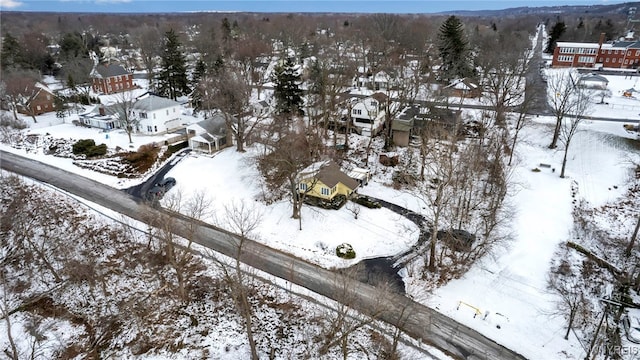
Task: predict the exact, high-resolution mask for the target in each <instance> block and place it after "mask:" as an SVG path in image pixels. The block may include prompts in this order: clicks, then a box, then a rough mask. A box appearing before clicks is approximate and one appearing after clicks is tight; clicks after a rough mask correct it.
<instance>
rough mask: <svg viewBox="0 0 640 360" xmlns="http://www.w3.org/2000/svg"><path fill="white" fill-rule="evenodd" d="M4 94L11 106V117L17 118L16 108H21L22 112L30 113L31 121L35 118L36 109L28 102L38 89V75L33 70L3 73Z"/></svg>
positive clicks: (34, 120)
mask: <svg viewBox="0 0 640 360" xmlns="http://www.w3.org/2000/svg"><path fill="white" fill-rule="evenodd" d="M3 76H4V83H5V96H6V100H7V102H8V103H9V104H10V106H11V110H12V112H13V117H14V118H15V119H16V120H17V119H18V109H21V110H22V111H23V112H24V113H26V114H28V115H30V116H31V117H32V118H33V122H35V123H37V122H38V121H37V120H36V116H35V115H36V109H34V108H33V107H32V106H30V102H31V101H32V100H33V99H34V97H35V96H36V95H37V94H38V92H39V91H40V89H39V88H38V87H37V86H36V83H37V81H39V79H40V77H39V76H38V74H37V73H35V72H29V71H16V72H13V73H5V74H3Z"/></svg>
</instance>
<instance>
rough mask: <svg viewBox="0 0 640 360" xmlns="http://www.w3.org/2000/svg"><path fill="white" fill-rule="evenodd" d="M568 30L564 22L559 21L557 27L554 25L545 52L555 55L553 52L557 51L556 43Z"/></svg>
mask: <svg viewBox="0 0 640 360" xmlns="http://www.w3.org/2000/svg"><path fill="white" fill-rule="evenodd" d="M566 30H567V26H566V25H565V24H564V21H558V22H557V23H556V24H555V25H553V27H552V28H551V31H550V32H549V42H548V43H547V48H546V49H545V50H544V52H546V53H548V54H553V50H555V49H556V43H557V42H558V39H560V36H562V34H564V32H565V31H566Z"/></svg>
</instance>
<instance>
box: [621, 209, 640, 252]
mask: <svg viewBox="0 0 640 360" xmlns="http://www.w3.org/2000/svg"><path fill="white" fill-rule="evenodd" d="M639 229H640V216H639V217H638V222H637V223H636V228H635V229H634V230H633V234H631V239H629V245H627V248H626V249H625V251H624V254H625V256H626V257H629V256H631V250H633V246H634V245H635V243H636V237H637V236H638V230H639Z"/></svg>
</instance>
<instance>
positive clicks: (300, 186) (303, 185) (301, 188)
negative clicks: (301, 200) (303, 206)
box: [298, 183, 307, 191]
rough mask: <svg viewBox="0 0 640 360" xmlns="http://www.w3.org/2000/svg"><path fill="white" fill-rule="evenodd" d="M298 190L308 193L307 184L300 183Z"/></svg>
mask: <svg viewBox="0 0 640 360" xmlns="http://www.w3.org/2000/svg"><path fill="white" fill-rule="evenodd" d="M298 189H300V191H307V184H305V183H300V184H299V185H298Z"/></svg>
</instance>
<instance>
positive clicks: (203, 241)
mask: <svg viewBox="0 0 640 360" xmlns="http://www.w3.org/2000/svg"><path fill="white" fill-rule="evenodd" d="M0 159H1V161H0V166H1V167H2V169H5V170H7V171H10V172H13V173H16V174H20V175H23V176H27V177H30V178H33V179H36V180H39V181H42V182H44V183H48V184H50V185H52V186H54V187H56V188H59V189H61V190H64V191H67V192H69V193H70V194H73V195H76V196H79V197H81V198H84V199H86V200H88V201H91V202H94V203H96V204H98V205H101V206H104V207H107V208H109V209H111V210H114V211H116V212H118V213H121V214H123V215H125V216H128V217H130V218H132V219H135V220H139V221H145V219H148V218H149V216H148V215H153V214H156V215H159V214H161V213H165V214H169V215H171V216H173V217H174V218H175V220H176V222H175V224H176V226H175V227H174V232H175V234H177V235H179V236H183V237H189V234H190V235H191V236H190V237H191V238H193V239H194V241H195V242H196V243H198V244H200V245H202V246H205V247H208V248H210V249H213V250H215V251H217V252H220V253H222V254H225V255H227V256H231V257H235V256H236V255H237V254H238V246H239V240H238V238H237V237H235V236H234V235H233V234H230V233H228V232H226V231H224V230H221V229H218V228H215V227H214V226H211V225H209V224H205V223H202V222H197V221H195V220H193V219H189V218H187V217H185V216H183V215H180V214H177V213H169V212H167V211H166V210H163V209H154V208H151V207H149V206H147V205H146V204H144V203H140V202H137V201H136V200H135V199H134V198H132V197H131V196H130V195H128V194H126V193H125V192H123V191H119V190H116V189H114V188H111V187H108V186H106V185H104V184H101V183H98V182H95V181H93V180H91V179H88V178H84V177H81V176H78V175H76V174H72V173H69V172H67V171H64V170H61V169H58V168H55V167H52V166H49V165H47V164H44V163H40V162H38V161H35V160H30V159H27V158H24V157H21V156H18V155H15V154H11V153H7V152H4V151H0ZM194 223H195V224H196V227H197V230H195V231H189V229H190V228H191V227H192V225H193V224H194ZM194 234H195V235H194ZM240 258H241V261H243V262H244V263H246V264H247V265H249V266H252V267H254V268H256V269H259V270H262V271H264V272H267V273H269V274H272V275H274V276H277V277H280V278H282V279H285V280H288V281H290V282H292V283H294V284H297V285H300V286H303V287H305V288H307V289H309V290H311V291H313V292H315V293H318V294H320V295H323V296H326V297H328V298H331V299H333V300H336V301H339V302H343V303H345V304H346V305H348V306H350V307H353V308H355V309H357V310H359V311H361V312H363V313H365V314H368V315H371V316H375V317H376V318H378V319H380V320H381V321H384V322H386V323H388V324H390V325H393V326H395V325H398V324H399V325H400V326H401V327H402V328H403V330H404V332H405V333H406V334H408V335H410V336H412V337H414V338H417V339H420V340H421V341H422V342H424V343H427V344H431V345H434V346H436V347H437V348H439V349H441V350H443V351H444V352H446V353H447V354H449V355H450V356H452V357H454V358H460V359H487V360H488V359H491V360H493V359H524V357H523V356H521V355H520V354H518V353H516V352H514V351H511V350H510V349H507V348H505V347H503V346H501V345H500V344H498V343H496V342H495V341H493V340H491V339H488V338H486V337H485V336H483V335H482V334H480V333H478V332H477V331H475V330H472V329H470V328H468V327H466V326H464V325H462V324H460V323H457V322H456V321H454V320H452V319H449V318H447V317H445V316H443V315H442V314H440V313H438V312H436V311H434V310H432V309H430V308H428V307H426V306H423V305H421V304H419V303H416V302H414V301H412V300H411V299H409V298H407V297H405V296H402V295H399V294H396V293H392V292H386V291H383V290H382V289H380V288H376V287H372V286H369V285H367V284H363V283H361V282H359V281H356V280H354V279H350V278H347V277H346V276H344V275H341V274H338V273H336V272H333V271H330V270H327V269H323V268H321V267H319V266H316V265H314V264H311V263H309V262H306V261H303V260H301V259H299V258H296V257H294V256H292V255H290V254H286V253H284V252H281V251H278V250H274V249H271V248H268V247H266V246H264V245H262V244H260V243H256V242H252V241H247V242H245V243H244V244H243V246H242V251H241V255H240ZM403 314H405V315H404V316H403ZM406 314H409V317H408V318H407V315H406Z"/></svg>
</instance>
